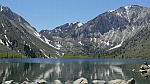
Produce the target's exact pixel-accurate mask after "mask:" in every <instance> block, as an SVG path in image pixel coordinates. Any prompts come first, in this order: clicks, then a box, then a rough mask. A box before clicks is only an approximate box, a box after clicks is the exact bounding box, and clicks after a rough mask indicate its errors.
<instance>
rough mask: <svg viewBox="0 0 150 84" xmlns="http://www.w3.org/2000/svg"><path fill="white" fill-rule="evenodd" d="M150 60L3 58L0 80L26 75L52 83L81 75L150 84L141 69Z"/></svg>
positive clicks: (0, 67)
mask: <svg viewBox="0 0 150 84" xmlns="http://www.w3.org/2000/svg"><path fill="white" fill-rule="evenodd" d="M144 61H147V62H148V63H150V59H39V58H35V59H0V81H4V80H14V81H17V82H19V83H22V82H23V81H24V80H25V79H26V78H28V79H29V80H31V81H38V80H40V79H45V80H46V81H48V82H49V83H51V82H52V81H53V80H55V79H59V80H61V81H62V82H63V84H64V82H65V81H67V80H73V81H74V80H76V79H78V78H80V77H85V78H87V79H88V82H89V84H92V80H95V79H98V80H105V81H106V82H108V81H110V80H113V79H123V80H125V81H127V80H128V79H130V78H134V79H135V81H136V84H150V77H148V78H145V77H143V76H142V75H141V73H139V72H138V70H139V69H140V65H141V64H142V63H143V62H144ZM132 69H135V71H132Z"/></svg>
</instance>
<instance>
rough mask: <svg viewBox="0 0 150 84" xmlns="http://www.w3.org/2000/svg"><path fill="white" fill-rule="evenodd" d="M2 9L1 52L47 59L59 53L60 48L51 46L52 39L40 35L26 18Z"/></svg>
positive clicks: (0, 21)
mask: <svg viewBox="0 0 150 84" xmlns="http://www.w3.org/2000/svg"><path fill="white" fill-rule="evenodd" d="M0 9H1V11H0V46H1V49H0V51H1V52H9V53H12V52H15V53H16V52H17V53H20V54H22V55H25V56H30V57H47V58H49V57H50V56H56V53H59V48H57V47H56V46H53V45H52V44H51V43H52V41H51V39H47V38H46V37H45V36H43V35H41V34H39V33H38V31H37V30H36V29H35V28H34V27H32V26H31V25H30V24H29V23H28V22H27V21H26V20H25V19H24V18H22V17H21V16H19V15H18V14H16V13H14V12H12V11H11V9H10V8H8V7H4V6H1V5H0ZM3 48H5V49H3Z"/></svg>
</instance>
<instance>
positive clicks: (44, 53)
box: [40, 49, 49, 58]
mask: <svg viewBox="0 0 150 84" xmlns="http://www.w3.org/2000/svg"><path fill="white" fill-rule="evenodd" d="M40 51H41V52H42V53H43V54H44V56H45V57H46V58H49V56H47V55H46V54H45V53H44V50H42V49H40Z"/></svg>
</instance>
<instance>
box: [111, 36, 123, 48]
mask: <svg viewBox="0 0 150 84" xmlns="http://www.w3.org/2000/svg"><path fill="white" fill-rule="evenodd" d="M123 42H124V38H123V39H122V41H121V43H120V44H118V45H116V46H114V47H112V48H110V49H109V50H113V49H116V48H119V47H121V46H122V43H123Z"/></svg>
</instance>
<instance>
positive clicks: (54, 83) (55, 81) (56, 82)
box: [51, 80, 62, 84]
mask: <svg viewBox="0 0 150 84" xmlns="http://www.w3.org/2000/svg"><path fill="white" fill-rule="evenodd" d="M51 84H62V83H61V81H60V80H54V81H53V82H52V83H51Z"/></svg>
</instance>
